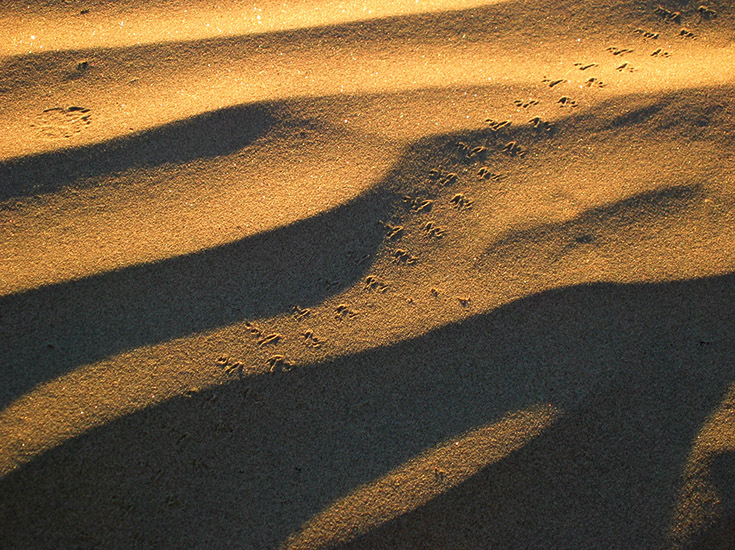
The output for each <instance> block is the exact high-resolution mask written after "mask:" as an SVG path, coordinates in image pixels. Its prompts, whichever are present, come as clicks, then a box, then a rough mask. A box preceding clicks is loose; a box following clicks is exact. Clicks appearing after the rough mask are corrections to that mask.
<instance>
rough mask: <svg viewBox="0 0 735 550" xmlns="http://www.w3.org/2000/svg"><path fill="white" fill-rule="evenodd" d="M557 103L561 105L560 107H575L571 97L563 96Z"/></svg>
mask: <svg viewBox="0 0 735 550" xmlns="http://www.w3.org/2000/svg"><path fill="white" fill-rule="evenodd" d="M557 103H559V104H561V106H562V107H576V106H577V102H576V101H575V100H573V99H572V98H571V97H569V96H566V95H563V96H561V97H560V98H559V100H558V101H557Z"/></svg>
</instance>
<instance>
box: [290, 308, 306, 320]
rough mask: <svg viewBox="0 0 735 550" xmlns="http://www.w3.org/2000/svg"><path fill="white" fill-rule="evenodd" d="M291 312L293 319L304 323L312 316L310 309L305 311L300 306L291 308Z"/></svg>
mask: <svg viewBox="0 0 735 550" xmlns="http://www.w3.org/2000/svg"><path fill="white" fill-rule="evenodd" d="M291 312H292V315H293V318H294V319H296V320H297V321H303V320H304V319H306V318H307V317H309V316H310V315H311V310H310V309H304V308H301V307H299V306H293V307H292V308H291Z"/></svg>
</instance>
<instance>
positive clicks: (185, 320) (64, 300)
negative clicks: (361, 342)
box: [0, 191, 395, 405]
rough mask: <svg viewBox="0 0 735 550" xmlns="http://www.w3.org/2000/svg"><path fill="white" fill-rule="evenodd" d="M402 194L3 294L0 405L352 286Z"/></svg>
mask: <svg viewBox="0 0 735 550" xmlns="http://www.w3.org/2000/svg"><path fill="white" fill-rule="evenodd" d="M394 202H395V201H393V200H391V199H390V195H389V194H388V193H386V192H381V191H374V192H369V193H367V194H365V195H363V196H360V197H358V198H357V199H355V200H353V201H352V202H350V203H347V204H345V205H343V206H340V207H338V208H336V209H334V210H331V211H328V212H326V213H322V214H320V215H317V216H315V217H312V218H309V219H306V220H303V221H300V222H297V223H294V224H293V225H290V226H287V227H284V228H280V229H276V230H274V231H270V232H267V233H262V234H258V235H255V236H252V237H248V238H245V239H243V240H240V241H237V242H234V243H230V244H226V245H222V246H218V247H216V248H212V249H207V250H205V251H200V252H197V253H193V254H188V255H184V256H178V257H174V258H171V259H166V260H163V261H159V262H155V263H151V264H144V265H137V266H132V267H128V268H125V269H121V270H119V271H113V272H109V273H104V274H100V275H95V276H92V277H88V278H85V279H81V280H76V281H70V282H65V283H59V284H54V285H50V286H46V287H41V288H39V289H34V290H31V291H27V292H23V293H20V294H13V295H8V296H4V297H2V298H0V358H1V360H0V369H2V370H1V371H0V380H2V384H0V387H1V389H0V404H2V405H5V404H7V403H8V402H9V401H10V400H12V399H13V398H15V397H17V396H19V395H21V394H22V393H23V392H25V391H27V390H29V389H30V388H32V387H33V386H35V385H36V384H37V383H39V382H41V381H43V380H46V379H48V378H53V377H56V376H58V375H59V374H62V373H64V372H66V371H68V370H70V369H73V368H74V367H76V366H78V365H81V364H85V363H89V362H92V361H95V360H98V359H101V358H103V357H106V356H109V355H112V354H115V353H118V352H121V351H124V350H127V349H131V348H136V347H139V346H144V345H147V344H152V343H157V342H162V341H166V340H169V339H172V338H176V337H179V336H184V335H187V334H193V333H197V332H200V331H205V330H208V329H212V328H215V327H220V326H225V325H228V324H232V323H234V322H237V321H241V320H243V319H256V318H260V317H271V316H274V315H277V314H279V313H283V312H285V311H288V310H289V309H290V308H291V307H292V306H293V305H295V304H299V305H302V306H309V305H313V304H317V303H320V302H322V301H323V300H324V299H325V298H326V297H327V296H329V295H331V294H332V293H337V292H339V291H340V290H341V289H344V288H346V287H349V286H351V285H352V284H354V283H355V282H356V281H357V280H359V278H360V277H361V276H362V273H363V271H364V269H366V267H367V266H369V265H370V262H365V263H360V264H359V265H358V263H357V262H356V261H355V258H362V257H364V256H365V255H370V256H373V255H374V254H375V251H376V249H377V248H378V246H379V243H380V242H381V240H382V238H383V236H384V230H383V228H382V227H381V226H380V225H379V224H378V223H377V220H379V219H383V218H386V211H387V209H388V208H389V207H390V205H391V204H392V203H394Z"/></svg>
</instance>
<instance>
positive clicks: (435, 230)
mask: <svg viewBox="0 0 735 550" xmlns="http://www.w3.org/2000/svg"><path fill="white" fill-rule="evenodd" d="M424 231H426V234H427V235H428V236H429V237H434V238H436V239H441V238H442V237H443V236H444V235H445V234H446V230H445V229H444V228H443V227H439V226H438V225H436V222H434V221H430V222H426V223H425V224H424Z"/></svg>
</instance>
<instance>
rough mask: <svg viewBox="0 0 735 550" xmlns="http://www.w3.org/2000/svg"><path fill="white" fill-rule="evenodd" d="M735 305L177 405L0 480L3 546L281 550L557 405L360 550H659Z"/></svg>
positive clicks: (559, 332) (717, 383)
mask: <svg viewBox="0 0 735 550" xmlns="http://www.w3.org/2000/svg"><path fill="white" fill-rule="evenodd" d="M734 298H735V274H729V275H725V276H720V277H715V278H711V279H701V280H691V281H683V282H675V283H661V284H636V285H620V284H610V283H606V284H590V285H581V286H576V287H570V288H564V289H558V290H553V291H548V292H544V293H542V294H539V295H534V296H530V297H527V298H523V299H521V300H518V301H516V302H513V303H511V304H508V305H506V306H503V307H502V308H499V309H497V310H495V311H493V312H491V313H488V314H484V315H480V316H478V317H475V318H472V319H469V320H466V321H463V322H461V323H458V324H455V325H450V326H447V327H443V328H441V329H437V330H435V331H432V332H430V333H428V334H426V335H423V336H421V337H419V338H416V339H413V340H410V341H404V342H401V343H398V344H395V345H393V346H390V347H385V348H380V349H374V350H370V351H366V352H363V353H359V354H356V355H354V356H349V357H343V358H338V359H336V360H333V361H329V362H327V363H323V364H318V365H312V366H308V367H304V368H301V369H297V370H295V371H293V372H290V373H273V374H267V375H260V376H255V377H253V378H251V379H247V380H245V381H244V382H239V381H238V382H233V383H231V384H228V385H225V386H222V387H219V388H214V389H211V390H207V391H205V392H203V393H200V394H196V395H193V396H189V397H185V396H181V397H177V398H175V399H172V400H171V401H169V402H166V403H164V404H161V405H158V406H155V407H152V408H150V409H147V410H143V411H140V412H137V413H135V414H133V415H130V416H128V417H125V418H121V419H118V420H115V421H114V422H111V423H110V424H108V425H106V426H104V427H100V428H97V429H95V430H93V431H91V432H88V433H87V434H85V435H83V436H80V437H79V438H76V439H75V440H72V441H69V442H67V443H65V444H64V445H62V446H60V447H58V448H56V449H54V450H51V451H49V452H48V453H46V454H45V455H43V456H41V457H39V458H37V459H36V460H34V461H32V462H30V463H29V464H27V465H26V466H24V467H21V468H20V469H19V470H17V471H15V472H14V473H12V474H9V475H8V476H6V477H5V478H3V479H2V480H0V535H2V537H3V539H4V540H5V541H6V542H7V546H8V547H9V548H15V547H18V548H21V547H23V546H24V545H27V544H29V543H30V542H31V541H32V542H33V543H34V544H37V545H41V546H56V547H58V546H70V545H74V544H84V543H85V541H86V544H87V545H92V546H94V545H98V546H100V545H101V546H105V545H106V544H109V543H110V542H111V541H113V540H114V541H115V544H120V545H123V546H129V545H131V544H133V543H134V542H137V543H138V544H141V545H143V546H157V545H158V546H161V545H164V546H183V545H192V546H203V545H207V546H209V545H215V546H218V545H221V546H225V545H229V546H238V547H247V548H274V547H277V545H278V543H279V542H282V541H284V540H285V539H286V537H287V536H288V535H289V534H290V533H293V532H295V531H296V530H297V529H298V528H299V527H300V526H301V525H302V524H303V523H304V522H305V521H307V520H308V519H310V518H311V517H312V516H313V515H314V514H316V513H318V512H319V511H321V510H323V509H324V508H325V507H326V506H327V505H329V504H330V503H332V502H334V501H335V500H336V499H337V498H340V497H342V496H344V495H346V494H348V493H349V492H351V491H353V490H355V489H356V488H357V487H359V486H360V485H362V484H364V483H367V482H369V481H372V480H374V479H378V478H380V477H381V476H383V475H385V474H386V473H387V472H388V471H390V470H391V469H393V468H395V467H396V466H397V465H400V464H402V463H405V462H406V461H407V460H409V459H410V458H412V457H414V456H416V455H417V454H418V453H420V452H421V451H423V450H424V449H427V448H430V447H433V446H434V445H436V444H437V443H438V442H441V441H446V440H449V439H451V438H453V437H456V436H457V435H459V434H462V433H465V432H466V431H467V430H469V429H472V428H474V427H477V426H480V425H485V424H487V423H488V422H492V421H493V420H495V419H498V418H499V417H500V416H502V415H503V414H505V413H506V412H507V411H512V410H518V409H520V408H523V407H526V406H528V405H532V404H537V403H553V404H554V405H555V406H558V407H559V408H560V409H561V410H562V411H565V413H566V419H565V420H562V421H561V422H560V424H559V425H558V426H557V427H552V428H551V429H549V430H548V431H547V432H545V433H544V434H542V435H541V436H539V438H537V439H536V440H534V441H532V442H531V443H530V444H529V445H527V446H526V447H525V448H523V449H521V450H519V451H518V452H516V453H514V454H512V455H510V456H509V457H507V458H506V459H505V460H504V461H502V462H500V463H498V464H495V465H492V466H490V467H488V468H486V469H485V470H482V471H481V472H480V473H478V474H477V475H476V476H475V477H473V478H470V479H469V480H468V481H467V482H465V483H464V484H463V485H460V486H457V487H455V488H454V489H452V490H450V491H449V492H447V493H444V494H443V495H441V496H439V497H437V498H436V499H435V500H434V501H431V502H429V503H427V504H426V505H424V506H422V507H420V508H418V509H416V510H415V511H414V512H412V513H409V514H408V515H406V516H403V517H401V518H398V519H396V520H395V521H393V522H390V523H388V524H385V525H384V526H383V527H380V528H378V529H377V530H376V531H374V532H372V533H369V534H368V535H366V536H365V538H363V539H358V540H357V541H355V544H354V547H355V548H390V547H403V548H417V547H459V548H485V547H490V546H492V543H493V542H495V543H497V544H499V545H500V546H501V547H534V548H536V547H538V548H544V547H556V548H558V547H562V546H563V547H574V548H599V547H621V548H623V547H624V548H646V547H648V548H650V547H658V546H661V544H662V540H661V538H660V537H661V536H663V535H664V534H665V531H666V529H665V528H666V525H667V524H668V515H669V514H670V512H671V509H672V508H671V506H672V505H673V502H674V500H675V496H676V491H677V489H678V486H677V483H678V480H679V476H680V473H681V468H683V466H684V464H685V462H686V459H687V456H688V455H689V452H690V445H691V443H692V440H693V438H694V437H695V436H696V434H697V433H698V430H699V429H700V427H701V423H702V422H703V421H704V419H705V417H706V416H707V415H708V413H709V410H708V408H709V407H712V406H715V405H716V404H717V403H718V402H719V399H720V397H721V394H722V392H723V391H725V389H726V388H727V386H728V384H729V383H730V382H731V380H732V378H733V376H735V371H733V364H732V357H733V356H735V339H734V338H733V334H735V332H733V330H732V319H733V318H735V299H734ZM703 331H704V332H707V334H708V337H707V339H706V341H705V340H702V337H701V334H702V332H703ZM429 475H430V473H429ZM397 489H398V490H400V487H398V488H397ZM669 497H670V498H669ZM619 525H626V529H624V530H621V529H619ZM493 537H495V538H493ZM637 537H641V538H637ZM611 543H612V544H611Z"/></svg>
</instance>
